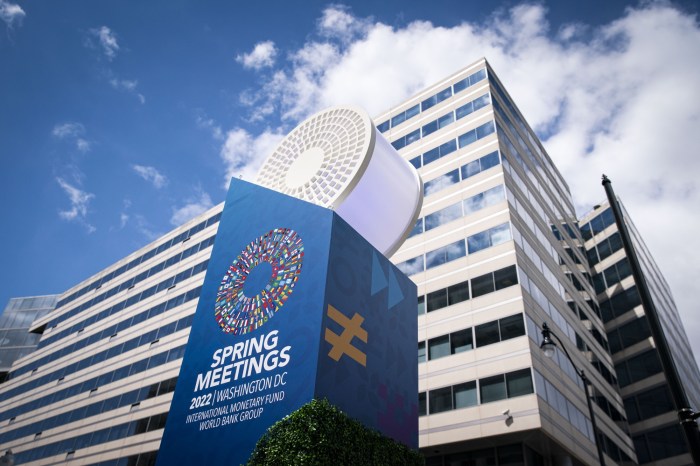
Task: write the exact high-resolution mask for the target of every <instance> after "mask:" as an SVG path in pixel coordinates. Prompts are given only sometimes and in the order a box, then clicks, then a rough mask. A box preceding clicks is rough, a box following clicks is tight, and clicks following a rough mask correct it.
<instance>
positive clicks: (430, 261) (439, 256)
mask: <svg viewBox="0 0 700 466" xmlns="http://www.w3.org/2000/svg"><path fill="white" fill-rule="evenodd" d="M465 255H466V251H465V249H464V240H459V241H455V242H454V243H452V244H448V245H447V246H443V247H441V248H438V249H436V250H435V251H430V252H428V253H426V254H425V264H426V270H427V269H430V268H432V267H437V266H438V265H442V264H445V263H447V262H450V261H453V260H455V259H458V258H460V257H464V256H465Z"/></svg>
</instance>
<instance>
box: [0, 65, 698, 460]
mask: <svg viewBox="0 0 700 466" xmlns="http://www.w3.org/2000/svg"><path fill="white" fill-rule="evenodd" d="M375 123H376V125H377V128H378V129H379V130H380V131H382V133H383V134H384V136H385V137H386V138H387V139H388V140H389V141H390V142H391V143H392V145H393V146H394V147H395V148H396V149H397V150H398V151H399V153H400V154H401V155H402V156H403V157H404V158H405V159H406V160H408V161H409V162H410V163H412V164H413V165H414V166H415V167H416V168H417V169H418V171H419V172H420V174H421V176H422V178H423V181H424V190H425V199H424V203H423V208H422V212H421V214H420V216H419V219H418V221H417V223H416V224H415V227H414V229H413V231H412V233H411V235H410V237H409V238H408V239H407V240H406V242H405V243H404V245H403V246H402V247H401V248H400V249H399V250H398V251H397V252H396V253H395V254H394V255H393V257H392V260H393V261H394V262H395V263H396V264H397V265H398V266H399V267H400V268H401V269H402V270H403V271H404V272H405V273H406V274H407V275H409V276H410V277H411V278H412V279H413V280H414V281H415V283H416V284H417V285H418V307H417V319H418V328H419V334H418V341H417V364H418V367H419V392H420V394H419V406H420V408H419V409H420V413H419V415H420V417H419V436H420V437H419V441H420V446H421V451H422V452H423V453H424V455H425V456H426V462H427V464H428V465H457V464H497V465H520V464H527V465H580V464H596V463H597V461H598V459H597V452H596V447H595V443H594V433H593V429H592V425H591V421H590V419H589V415H588V409H587V403H586V397H585V394H584V386H583V383H582V382H581V380H580V378H579V377H578V375H577V373H576V372H575V370H574V368H573V367H572V366H571V364H570V363H569V362H568V360H567V358H566V356H565V355H564V354H563V353H562V352H561V351H560V350H559V351H557V352H556V353H555V355H554V358H552V359H549V358H546V357H545V356H544V355H543V353H542V351H541V350H540V348H539V344H540V341H541V335H540V328H541V326H542V324H543V323H544V322H547V323H548V325H549V326H550V328H551V329H552V331H553V333H555V334H556V335H557V336H558V337H559V338H560V339H561V340H562V342H563V345H565V346H566V348H567V349H568V352H569V353H570V355H571V357H572V358H573V360H574V362H575V364H576V366H577V367H578V368H581V369H583V370H584V371H585V373H586V375H587V376H588V377H589V379H590V380H591V383H592V385H593V387H594V388H595V395H596V396H595V405H594V409H595V414H596V421H597V425H598V429H599V431H600V436H599V438H600V441H601V443H602V445H603V450H604V452H605V455H606V462H607V464H634V463H635V462H636V459H637V456H638V454H637V453H635V449H634V448H635V445H641V444H642V442H641V441H638V440H637V438H638V432H642V431H638V430H634V429H633V427H635V424H634V423H635V422H637V421H636V420H633V419H632V417H631V415H628V414H626V413H625V407H626V405H627V404H628V402H627V399H626V397H627V392H626V391H625V390H627V389H628V387H629V386H631V385H629V386H623V384H624V383H625V382H627V380H628V379H623V378H622V376H621V375H619V371H620V361H621V360H620V359H619V358H618V355H616V356H615V357H613V356H611V350H614V348H611V347H612V346H613V345H614V343H611V342H610V341H609V340H608V338H609V336H610V335H611V333H610V331H611V329H612V328H613V327H610V324H611V322H607V321H606V320H605V319H606V316H607V314H606V312H607V311H606V310H605V308H604V307H600V306H599V305H598V301H597V298H599V297H600V296H602V295H604V294H605V293H606V292H605V291H603V294H602V295H601V293H598V292H597V290H596V284H597V282H596V281H595V280H594V277H596V276H597V275H596V274H597V273H599V272H600V270H599V269H598V267H599V265H596V264H594V265H593V269H591V267H590V266H589V264H588V258H587V256H586V251H585V249H584V247H583V246H584V245H585V246H586V248H590V247H591V244H593V242H594V241H595V242H596V244H597V240H596V239H595V238H593V239H591V238H587V237H586V236H585V234H586V233H585V230H584V231H583V234H584V235H583V236H582V232H581V231H580V230H579V227H578V226H579V224H578V222H577V218H576V213H575V211H574V206H573V203H572V200H571V194H570V192H569V190H568V186H567V184H566V182H565V180H564V179H563V178H562V176H561V174H560V173H559V172H558V170H557V169H556V167H555V166H554V164H553V162H552V160H551V159H550V157H549V156H548V155H547V153H546V152H545V151H544V149H543V147H542V145H541V143H540V142H539V141H538V139H537V137H536V136H535V134H534V133H533V131H532V130H531V128H530V127H529V126H528V124H527V123H526V122H525V120H524V119H523V117H522V115H521V114H520V112H519V111H518V109H517V107H516V106H515V104H514V103H513V101H512V100H511V99H510V97H509V95H508V94H507V92H506V91H505V89H504V88H503V86H502V84H501V82H500V81H499V80H498V78H497V77H496V75H495V74H494V73H493V71H492V70H491V68H490V67H489V65H488V63H487V62H486V60H483V59H482V60H480V61H478V62H476V63H474V64H472V65H470V66H468V67H466V68H464V69H463V70H462V71H460V72H458V73H457V74H455V75H453V76H450V77H448V78H446V79H444V80H442V81H441V82H439V83H437V84H435V85H434V86H432V87H430V88H428V89H426V90H424V91H423V92H421V93H420V94H418V95H416V96H414V97H412V98H410V99H408V100H406V101H405V102H403V103H400V104H399V105H397V106H395V107H394V108H392V109H391V110H390V111H388V112H385V113H383V114H381V115H379V116H378V117H377V118H376V119H375ZM222 208H223V205H219V206H217V207H214V208H212V209H210V210H209V211H208V212H206V213H204V214H202V215H200V216H198V217H196V218H194V219H192V220H191V221H190V222H188V223H186V224H185V225H182V226H181V227H179V228H176V229H175V230H173V231H171V232H170V233H168V234H167V235H165V236H163V237H161V238H159V239H158V240H156V241H154V242H153V243H151V244H149V245H148V246H146V247H144V248H142V249H140V250H138V251H136V252H134V253H133V254H131V255H129V256H128V257H126V258H124V259H123V260H121V261H119V262H118V263H116V264H113V265H112V266H110V267H108V268H106V269H105V270H103V271H102V272H100V273H98V274H96V275H94V276H92V277H89V278H87V279H86V280H85V281H83V282H81V283H79V284H77V285H75V286H74V287H72V288H71V289H69V290H67V291H66V292H65V293H63V294H62V295H60V298H59V300H58V301H57V303H56V309H55V310H54V311H52V312H50V313H48V314H47V315H44V316H41V317H39V318H37V319H36V320H34V322H33V323H32V324H31V328H30V330H31V332H33V333H34V334H37V335H40V341H39V344H38V348H37V349H36V351H34V352H33V353H31V354H29V355H26V356H24V357H22V358H21V359H19V360H18V361H17V362H16V363H15V364H14V365H13V367H12V368H11V370H10V371H9V373H8V380H7V381H6V382H4V383H3V384H0V445H2V448H1V449H0V455H1V454H3V453H4V452H5V451H7V450H8V449H11V450H12V454H13V456H14V459H15V464H32V465H43V464H55V463H63V462H66V461H67V462H70V463H72V464H89V465H93V464H100V465H105V466H106V465H122V464H124V465H130V464H133V465H147V464H153V462H154V460H155V458H156V456H157V452H158V448H159V444H160V439H161V436H162V433H163V426H164V424H165V420H166V418H167V414H168V410H169V405H170V401H171V399H172V391H173V389H174V386H175V381H176V378H177V375H178V371H179V367H180V363H181V360H182V355H183V352H184V345H185V344H186V342H187V338H188V335H189V328H190V325H191V321H192V316H193V313H194V312H195V309H196V305H197V299H198V296H199V292H200V288H201V285H202V282H203V279H204V272H205V270H206V268H207V264H208V260H209V256H210V254H211V246H212V244H213V241H214V237H215V235H216V232H217V227H218V221H219V218H220V214H221V210H222ZM589 256H590V254H589ZM610 260H612V259H610ZM606 263H607V262H606ZM663 293H666V294H667V293H668V291H667V287H666V288H665V289H664V291H663ZM666 294H664V296H666ZM623 318H624V316H623ZM625 319H626V318H625ZM616 322H617V321H616ZM624 322H627V320H624ZM674 322H675V321H674ZM622 323H623V321H622V320H621V321H619V324H620V325H621V324H622ZM616 325H617V324H616ZM678 325H680V323H678ZM615 344H616V343H615ZM647 344H648V342H647ZM613 354H615V351H613ZM685 358H686V359H685V361H686V363H687V364H688V365H689V366H692V368H694V369H693V370H695V371H697V367H696V366H694V364H693V359H692V355H688V354H686V356H685ZM616 366H617V367H616ZM695 391H696V394H697V388H696V389H695ZM628 418H629V422H630V423H632V424H631V427H630V425H629V424H628ZM635 419H636V418H635ZM644 422H646V421H644ZM644 432H646V431H644ZM640 435H646V434H645V433H641V434H640ZM648 437H649V436H648V435H647V437H644V438H645V439H646V440H645V441H646V442H648ZM639 458H642V459H645V458H646V457H645V456H644V454H643V453H640V454H639ZM674 464H676V463H674ZM677 464H683V463H677Z"/></svg>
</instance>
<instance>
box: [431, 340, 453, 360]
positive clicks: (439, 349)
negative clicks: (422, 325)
mask: <svg viewBox="0 0 700 466" xmlns="http://www.w3.org/2000/svg"><path fill="white" fill-rule="evenodd" d="M450 354H451V351H450V336H449V335H443V336H441V337H437V338H431V339H430V340H428V358H429V359H430V360H431V361H432V360H433V359H438V358H442V357H444V356H449V355H450Z"/></svg>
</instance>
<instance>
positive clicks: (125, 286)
mask: <svg viewBox="0 0 700 466" xmlns="http://www.w3.org/2000/svg"><path fill="white" fill-rule="evenodd" d="M215 238H216V236H211V237H209V238H207V239H205V240H204V241H202V242H201V243H199V244H195V245H194V246H192V247H189V248H187V249H185V250H184V251H182V252H181V253H180V254H177V255H175V256H173V257H170V258H168V259H167V260H165V261H163V262H161V263H159V264H156V265H154V266H153V267H151V268H149V269H148V270H145V271H143V272H141V273H140V274H138V275H136V276H135V277H131V278H130V279H128V280H126V281H125V282H123V283H120V284H119V285H117V286H115V287H113V288H111V289H109V290H107V291H105V292H104V293H100V294H98V295H97V296H95V297H93V298H92V299H89V300H87V301H85V302H84V303H82V304H81V305H80V306H77V307H76V308H74V309H71V310H70V311H68V312H66V313H64V314H62V315H60V316H58V317H56V318H55V319H52V320H51V322H49V324H48V325H47V327H49V328H51V327H55V326H56V325H58V324H59V323H61V322H63V321H65V320H67V319H70V318H71V317H73V316H75V315H78V314H80V313H81V312H83V311H85V310H86V309H89V308H91V307H92V306H94V305H96V304H99V303H101V302H102V301H104V300H106V299H109V298H111V297H112V296H114V295H116V294H118V293H121V292H122V291H126V290H130V289H132V288H133V287H134V286H136V285H138V284H139V283H141V282H142V281H144V280H146V279H147V278H148V277H153V276H154V275H156V274H157V273H159V272H162V271H163V270H165V269H168V268H170V267H172V266H173V265H175V264H177V263H179V262H181V261H183V260H185V259H187V258H188V257H190V256H192V255H194V254H197V253H198V252H199V251H203V250H205V249H207V248H209V247H211V246H212V245H213V244H214V239H215Z"/></svg>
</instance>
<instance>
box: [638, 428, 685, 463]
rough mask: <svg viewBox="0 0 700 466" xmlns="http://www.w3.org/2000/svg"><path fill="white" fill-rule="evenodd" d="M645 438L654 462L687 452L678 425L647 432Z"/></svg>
mask: <svg viewBox="0 0 700 466" xmlns="http://www.w3.org/2000/svg"><path fill="white" fill-rule="evenodd" d="M646 438H647V445H648V446H649V453H650V454H651V457H652V458H653V459H654V460H661V459H664V458H669V457H671V456H676V455H680V454H682V453H685V452H686V451H688V447H686V445H685V439H684V435H683V433H682V432H681V428H680V426H679V425H671V426H668V427H663V428H661V429H658V430H654V431H652V432H647V434H646Z"/></svg>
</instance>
